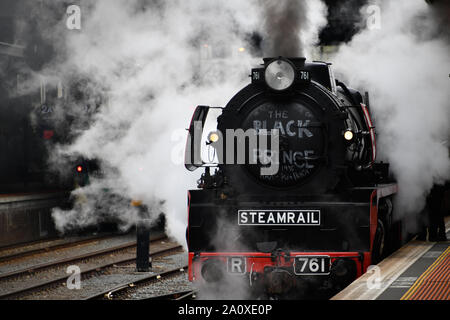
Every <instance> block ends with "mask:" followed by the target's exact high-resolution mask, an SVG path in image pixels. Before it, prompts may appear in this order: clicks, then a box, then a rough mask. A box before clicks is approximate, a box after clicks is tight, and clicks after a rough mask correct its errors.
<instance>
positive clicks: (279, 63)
mask: <svg viewBox="0 0 450 320" xmlns="http://www.w3.org/2000/svg"><path fill="white" fill-rule="evenodd" d="M265 79H266V83H267V85H268V86H269V87H270V88H272V89H273V90H277V91H282V90H286V89H288V88H289V87H290V86H292V84H293V83H294V80H295V70H294V66H293V65H292V64H291V63H289V62H288V61H286V60H281V59H278V60H275V61H273V62H271V63H270V64H269V65H268V66H267V68H266V71H265Z"/></svg>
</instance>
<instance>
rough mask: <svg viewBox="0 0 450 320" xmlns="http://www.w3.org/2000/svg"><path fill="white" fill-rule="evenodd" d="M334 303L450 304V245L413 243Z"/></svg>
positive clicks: (448, 225) (448, 228) (449, 231)
mask: <svg viewBox="0 0 450 320" xmlns="http://www.w3.org/2000/svg"><path fill="white" fill-rule="evenodd" d="M445 227H446V232H447V239H450V219H449V217H447V219H446V224H445ZM331 300H450V241H447V242H425V241H418V240H412V241H410V242H409V243H407V244H406V245H405V246H403V247H402V248H400V249H399V250H397V251H396V252H395V253H393V254H392V255H390V256H389V257H387V258H386V259H384V260H383V261H381V262H380V263H379V264H378V265H377V266H375V267H371V268H369V269H368V272H367V273H365V274H364V275H362V276H361V277H359V278H358V279H357V280H355V281H354V282H353V283H352V284H350V285H349V286H348V287H347V288H345V289H344V290H343V291H341V292H340V293H338V294H337V295H336V296H334V297H333V298H332V299H331Z"/></svg>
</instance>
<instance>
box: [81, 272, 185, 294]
mask: <svg viewBox="0 0 450 320" xmlns="http://www.w3.org/2000/svg"><path fill="white" fill-rule="evenodd" d="M187 268H188V266H187V265H185V266H183V267H182V268H172V269H169V270H167V271H164V272H161V273H157V274H152V275H149V276H147V277H144V278H142V279H139V280H137V281H132V282H128V283H124V284H122V285H120V286H117V287H116V288H113V289H110V290H105V291H102V292H99V293H98V294H95V295H92V296H89V297H87V298H86V299H85V300H98V299H104V300H114V299H120V298H123V296H125V295H127V294H129V292H130V291H133V290H137V289H139V288H140V287H143V286H148V285H151V284H152V283H154V282H155V281H159V280H161V279H163V278H166V277H171V276H175V275H177V274H180V273H184V272H185V271H186V270H187ZM189 292H193V291H182V292H179V296H180V297H181V296H187V294H188V293H189ZM175 295H177V293H173V294H168V295H167V296H175ZM165 296H166V295H161V296H160V297H161V298H162V299H164V297H165ZM157 298H158V296H156V297H151V298H147V299H157ZM147 299H141V300H147ZM165 300H167V299H165ZM169 300H171V299H169Z"/></svg>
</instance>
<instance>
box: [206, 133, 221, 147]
mask: <svg viewBox="0 0 450 320" xmlns="http://www.w3.org/2000/svg"><path fill="white" fill-rule="evenodd" d="M219 139H220V137H219V134H218V133H217V132H211V133H210V134H209V135H208V144H211V143H214V142H217V141H219Z"/></svg>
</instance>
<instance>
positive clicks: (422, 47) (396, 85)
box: [333, 0, 450, 213]
mask: <svg viewBox="0 0 450 320" xmlns="http://www.w3.org/2000/svg"><path fill="white" fill-rule="evenodd" d="M374 4H377V5H379V6H380V8H381V13H382V15H381V17H382V20H381V21H380V27H381V29H379V30H377V29H374V30H368V29H366V30H363V31H362V32H360V33H359V34H357V35H356V36H355V37H354V38H353V39H352V41H351V42H350V43H348V44H347V45H344V46H342V47H341V48H340V50H339V52H338V53H337V55H336V56H335V57H334V59H333V64H334V66H335V68H336V69H337V71H338V73H339V77H343V78H344V80H346V82H347V83H348V84H349V85H351V86H357V87H360V88H364V89H366V90H369V91H370V97H371V106H372V113H373V114H374V117H375V118H376V126H377V132H378V140H377V141H378V150H379V152H380V153H379V155H378V159H379V160H380V159H384V160H387V161H389V162H390V163H391V169H392V171H393V172H394V174H395V176H396V178H397V180H398V182H399V196H398V199H397V200H398V201H397V203H398V205H399V206H400V210H401V211H402V212H403V213H413V212H418V211H420V210H421V209H422V208H423V206H424V204H425V202H424V200H425V197H426V195H427V193H428V192H429V191H430V189H431V188H432V186H433V183H442V182H443V181H445V180H446V179H449V178H450V159H449V154H448V141H447V142H445V141H446V140H447V139H448V138H449V136H450V129H449V128H450V126H449V123H450V104H449V101H450V86H449V85H450V83H449V72H450V56H449V52H450V51H449V49H450V47H449V42H448V38H445V33H444V32H443V31H444V30H443V28H448V25H441V26H438V25H437V24H436V21H437V20H436V19H435V16H434V15H433V11H432V10H431V8H430V7H429V6H428V5H427V4H426V3H425V1H423V0H400V1H378V2H374ZM447 30H448V29H447ZM341 80H342V79H341Z"/></svg>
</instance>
